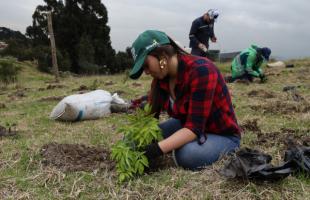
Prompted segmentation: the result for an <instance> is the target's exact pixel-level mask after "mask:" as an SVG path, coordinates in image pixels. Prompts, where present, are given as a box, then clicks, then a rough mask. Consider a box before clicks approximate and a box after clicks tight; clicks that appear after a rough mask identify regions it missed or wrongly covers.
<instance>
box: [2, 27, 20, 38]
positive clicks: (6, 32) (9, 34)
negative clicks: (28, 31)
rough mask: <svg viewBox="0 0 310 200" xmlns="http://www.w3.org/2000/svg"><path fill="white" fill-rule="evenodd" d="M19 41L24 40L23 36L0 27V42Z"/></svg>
mask: <svg viewBox="0 0 310 200" xmlns="http://www.w3.org/2000/svg"><path fill="white" fill-rule="evenodd" d="M9 39H21V40H26V37H25V35H23V34H22V33H21V32H19V31H13V30H11V29H9V28H5V27H0V40H3V41H5V40H9Z"/></svg>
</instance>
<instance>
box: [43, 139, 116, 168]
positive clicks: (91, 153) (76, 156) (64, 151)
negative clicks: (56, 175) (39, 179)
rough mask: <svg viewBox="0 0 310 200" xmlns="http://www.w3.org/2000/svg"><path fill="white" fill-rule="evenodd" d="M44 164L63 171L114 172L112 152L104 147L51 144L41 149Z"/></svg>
mask: <svg viewBox="0 0 310 200" xmlns="http://www.w3.org/2000/svg"><path fill="white" fill-rule="evenodd" d="M41 155H42V157H43V161H42V163H43V164H44V165H45V166H54V167H57V168H59V169H60V170H63V171H94V170H105V169H108V170H112V169H114V166H115V163H114V162H113V161H112V160H110V151H108V150H106V149H104V148H102V147H87V146H85V145H83V144H58V143H50V144H46V145H44V146H43V147H42V148H41Z"/></svg>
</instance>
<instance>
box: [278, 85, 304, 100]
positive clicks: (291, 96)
mask: <svg viewBox="0 0 310 200" xmlns="http://www.w3.org/2000/svg"><path fill="white" fill-rule="evenodd" d="M283 91H284V88H283ZM286 94H287V99H288V100H293V101H297V102H300V101H305V98H304V97H303V96H302V95H301V94H299V92H298V91H297V89H296V87H295V88H290V89H288V90H286Z"/></svg>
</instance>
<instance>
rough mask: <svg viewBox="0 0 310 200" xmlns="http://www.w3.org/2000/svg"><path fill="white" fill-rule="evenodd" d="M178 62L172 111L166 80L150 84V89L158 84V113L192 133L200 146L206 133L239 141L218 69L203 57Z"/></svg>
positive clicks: (227, 92) (231, 108)
mask: <svg viewBox="0 0 310 200" xmlns="http://www.w3.org/2000/svg"><path fill="white" fill-rule="evenodd" d="M178 60H179V65H178V76H177V81H176V86H175V95H176V99H175V101H174V104H173V107H172V108H171V106H170V105H169V102H170V101H169V77H167V78H165V79H163V80H158V79H154V80H153V82H152V87H154V86H155V85H156V84H159V88H160V90H161V94H162V95H161V98H160V99H159V101H160V103H161V104H160V105H162V106H163V108H162V110H166V111H167V112H168V114H169V115H170V116H171V117H173V118H176V119H179V120H180V121H181V122H182V124H183V126H184V127H185V128H188V129H190V130H191V131H193V132H194V133H195V134H196V135H197V136H198V139H199V140H198V141H199V142H200V143H204V142H205V140H206V133H214V134H223V135H224V134H225V135H237V136H239V137H240V128H239V126H238V123H237V119H236V116H235V113H234V110H233V106H232V103H231V98H230V94H229V91H228V88H227V86H226V83H225V81H224V79H223V77H222V75H221V73H220V72H219V70H218V68H217V67H216V66H215V65H214V64H213V63H212V62H211V61H209V60H208V59H206V58H203V57H196V56H192V55H180V56H179V59H178Z"/></svg>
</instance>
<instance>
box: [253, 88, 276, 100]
mask: <svg viewBox="0 0 310 200" xmlns="http://www.w3.org/2000/svg"><path fill="white" fill-rule="evenodd" d="M248 96H249V97H261V98H266V99H270V98H274V97H275V94H274V93H272V92H267V91H265V90H252V91H250V92H249V93H248Z"/></svg>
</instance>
